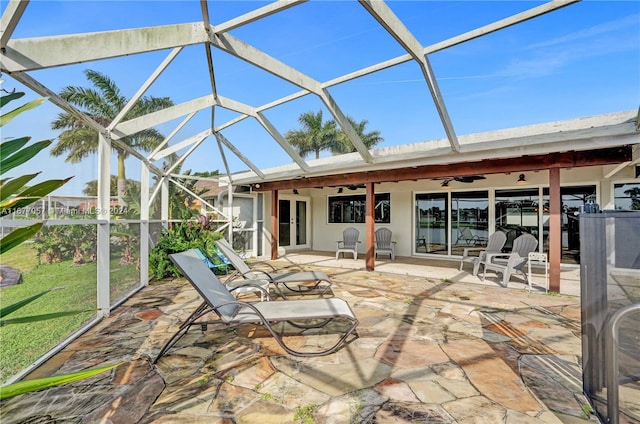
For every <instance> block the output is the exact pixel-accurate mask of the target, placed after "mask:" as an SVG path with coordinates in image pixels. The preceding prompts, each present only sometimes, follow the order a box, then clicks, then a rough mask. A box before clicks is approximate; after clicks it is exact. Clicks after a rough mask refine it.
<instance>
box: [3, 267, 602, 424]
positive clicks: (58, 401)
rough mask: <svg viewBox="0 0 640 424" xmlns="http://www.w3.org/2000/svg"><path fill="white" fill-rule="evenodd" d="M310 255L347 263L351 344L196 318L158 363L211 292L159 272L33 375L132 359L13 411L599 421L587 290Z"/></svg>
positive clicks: (8, 411)
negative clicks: (479, 280)
mask: <svg viewBox="0 0 640 424" xmlns="http://www.w3.org/2000/svg"><path fill="white" fill-rule="evenodd" d="M280 264H281V265H284V264H285V262H284V261H283V262H280ZM308 267H310V268H311V269H319V270H323V271H325V272H327V273H328V274H329V275H330V276H331V277H332V279H333V281H334V283H333V286H332V292H333V293H332V295H334V296H337V297H340V298H343V299H345V300H347V301H348V302H349V304H350V305H351V307H352V309H353V310H354V312H355V314H356V316H357V317H358V319H359V321H360V324H359V326H358V331H357V332H358V337H357V338H354V339H352V340H350V342H349V343H348V344H347V345H346V346H345V347H343V348H342V349H341V350H339V351H338V352H336V353H334V354H331V355H327V356H323V357H317V358H300V357H292V356H288V355H285V354H284V352H283V351H282V350H281V348H280V347H279V346H278V345H277V344H276V343H275V342H274V341H273V339H272V338H271V337H269V336H268V334H266V333H265V332H264V331H261V330H260V329H259V328H255V327H254V326H241V327H237V328H235V329H225V328H223V329H220V328H215V327H212V326H210V327H209V328H208V329H207V330H206V331H202V330H201V329H199V328H193V329H192V330H191V331H190V332H189V333H187V335H186V336H185V337H183V338H182V339H181V340H180V341H179V342H178V343H177V344H176V345H175V346H174V347H173V348H172V349H171V350H170V351H169V352H168V353H167V354H166V355H165V356H163V357H162V358H161V359H160V360H159V361H158V363H157V364H153V358H155V356H156V354H157V352H158V351H159V349H160V347H161V346H162V345H163V344H164V342H165V341H166V340H168V338H169V337H170V336H171V335H172V334H173V332H175V330H176V329H177V326H178V325H179V323H180V322H181V321H182V320H184V319H185V318H186V317H187V316H188V315H189V314H190V313H191V312H192V311H193V310H194V309H195V308H196V307H197V306H198V305H199V304H200V302H201V299H200V298H199V296H198V295H197V293H196V292H195V290H194V289H193V288H192V287H191V285H190V284H188V283H187V282H186V280H184V279H175V280H171V281H169V280H165V281H160V282H154V283H152V284H151V285H150V286H148V287H145V288H143V289H142V290H141V291H140V292H138V293H137V294H136V295H135V296H134V297H133V298H131V299H129V300H128V301H126V302H125V303H124V304H122V305H121V306H119V307H118V308H117V309H116V310H114V311H113V313H112V314H111V316H110V317H108V318H107V319H105V320H103V321H102V322H101V323H99V324H98V325H97V326H95V327H94V328H92V329H91V330H90V331H88V332H87V333H85V334H84V335H83V336H81V337H80V338H79V339H77V340H76V341H74V342H73V343H71V344H70V345H69V346H67V347H66V348H65V349H64V350H63V351H62V352H60V353H59V354H57V355H56V356H55V357H53V358H52V359H51V360H49V361H48V362H47V363H45V364H44V365H43V366H42V367H40V368H39V369H38V370H36V372H34V373H33V374H32V375H31V376H30V378H35V377H41V376H45V375H51V374H53V373H66V372H72V371H76V370H81V369H85V368H88V367H92V366H97V365H105V364H111V363H120V364H121V365H119V366H118V367H117V368H115V369H114V370H113V371H112V372H110V373H103V374H101V375H99V376H96V377H93V378H92V379H89V380H84V381H81V382H76V383H72V384H69V385H65V386H61V387H56V388H50V389H47V390H44V391H40V392H37V393H32V394H27V395H22V396H18V397H16V398H12V399H9V400H7V401H5V402H2V403H1V404H0V414H1V415H0V421H1V422H2V424H13V423H115V424H127V423H155V424H170V423H171V424H172V423H195V424H197V423H259V424H268V423H319V424H320V423H336V424H338V423H339V424H343V423H508V424H527V423H532V424H533V423H585V422H589V421H591V422H595V421H596V420H595V418H594V417H593V416H591V417H589V416H588V415H587V414H585V412H584V410H583V405H584V404H585V403H586V401H585V400H584V398H583V397H582V394H581V392H582V389H581V387H582V383H581V368H580V355H581V343H580V301H579V298H578V297H576V296H571V295H549V294H545V293H544V290H535V291H533V292H528V291H527V290H524V286H522V285H521V286H520V287H519V288H513V289H512V288H501V287H498V285H497V284H493V285H491V284H485V285H481V284H471V283H466V282H457V281H454V280H455V279H452V278H433V277H432V278H429V277H425V276H419V275H418V276H416V275H414V276H412V275H401V274H395V273H382V272H377V271H375V272H366V271H364V270H362V269H358V268H357V267H356V268H355V269H351V268H336V267H329V266H317V265H315V266H311V265H308ZM474 278H475V277H474ZM246 296H249V298H250V299H251V300H259V299H255V298H253V297H251V296H253V294H247V295H246ZM307 296H310V295H307ZM333 337H334V335H332V334H328V333H326V332H321V333H319V334H309V333H306V334H299V335H294V336H291V337H288V341H289V343H292V344H293V345H295V346H297V347H300V348H302V349H312V348H314V347H318V346H321V345H326V344H327V343H330V342H331V340H332V338H333Z"/></svg>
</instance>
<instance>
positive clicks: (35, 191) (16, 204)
mask: <svg viewBox="0 0 640 424" xmlns="http://www.w3.org/2000/svg"><path fill="white" fill-rule="evenodd" d="M71 178H73V177H69V178H65V179H64V180H47V181H43V182H41V183H39V184H36V185H34V186H33V187H28V188H27V189H25V190H24V191H23V192H21V193H20V195H19V196H17V197H15V198H12V199H9V201H6V202H5V203H6V205H5V204H3V210H2V215H6V214H8V213H11V211H10V210H4V208H7V209H9V208H11V209H20V208H24V207H25V206H27V205H30V204H32V203H33V202H35V201H36V200H40V199H41V198H43V197H44V196H46V195H47V194H49V193H51V192H52V191H54V190H57V189H58V188H60V187H62V186H63V185H64V184H66V182H67V181H69V180H70V179H71Z"/></svg>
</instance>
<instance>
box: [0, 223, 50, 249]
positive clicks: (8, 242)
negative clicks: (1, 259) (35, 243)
mask: <svg viewBox="0 0 640 424" xmlns="http://www.w3.org/2000/svg"><path fill="white" fill-rule="evenodd" d="M42 225H43V223H42V222H38V223H36V224H33V225H29V226H28V227H22V228H17V229H15V230H13V231H11V232H10V233H9V234H7V235H6V236H4V237H2V240H0V254H3V253H5V252H8V251H9V250H11V249H13V248H14V247H16V246H18V245H19V244H20V243H22V242H23V241H25V240H29V239H30V238H31V237H33V236H34V235H35V234H36V233H37V232H38V231H40V229H41V228H42Z"/></svg>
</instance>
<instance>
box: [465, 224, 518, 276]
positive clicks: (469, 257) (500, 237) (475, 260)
mask: <svg viewBox="0 0 640 424" xmlns="http://www.w3.org/2000/svg"><path fill="white" fill-rule="evenodd" d="M506 241H507V235H506V234H505V233H503V232H502V231H496V232H495V233H493V234H491V235H490V236H489V241H488V242H487V245H486V246H485V247H465V248H464V250H463V252H462V259H461V260H460V271H462V265H463V264H464V263H465V262H471V263H472V264H473V275H477V274H478V270H479V268H480V262H482V261H484V260H485V257H486V255H487V253H489V254H493V253H502V248H503V247H504V244H505V243H506ZM475 252H478V255H477V256H476V255H475Z"/></svg>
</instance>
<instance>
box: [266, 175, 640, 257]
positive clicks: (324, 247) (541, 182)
mask: <svg viewBox="0 0 640 424" xmlns="http://www.w3.org/2000/svg"><path fill="white" fill-rule="evenodd" d="M614 168H615V166H593V167H582V168H572V169H562V170H561V171H560V184H561V187H565V186H581V185H595V186H596V197H597V200H596V202H597V203H598V204H599V205H600V208H601V209H613V207H614V199H613V186H614V184H616V183H629V182H638V179H636V178H635V175H634V168H633V167H626V168H624V169H622V170H620V171H619V172H617V173H616V174H615V176H614V178H610V179H606V178H605V176H606V175H607V173H609V172H611V170H613V169H614ZM479 171H480V170H479ZM525 175H526V180H527V184H526V185H516V180H517V178H518V173H511V174H493V175H486V179H485V180H479V181H475V182H473V183H459V182H452V183H450V189H449V190H450V191H452V192H460V191H477V190H488V191H489V204H490V219H489V225H490V227H489V230H490V231H493V230H494V228H493V219H492V218H493V215H492V213H491V212H492V209H493V207H492V206H493V203H494V202H493V199H494V196H493V190H501V189H520V188H539V187H548V182H549V172H548V171H538V172H525ZM441 183H442V181H440V180H419V181H403V182H398V183H382V184H375V193H390V195H391V223H390V224H376V228H379V227H387V228H389V229H390V230H391V231H393V239H394V240H395V241H396V242H397V244H396V255H398V256H412V255H414V252H413V248H414V240H415V239H414V237H415V236H414V227H415V222H414V197H415V195H416V194H417V193H434V192H436V193H446V192H447V191H446V190H442V189H441ZM337 191H338V188H337V187H326V188H313V189H300V190H299V195H300V196H307V197H309V198H310V199H311V200H310V203H311V204H310V205H309V207H310V214H311V216H310V219H311V234H310V238H311V249H312V250H317V251H328V252H335V249H336V241H337V240H341V238H342V231H343V230H344V229H345V228H347V227H354V228H357V229H358V230H359V231H360V241H361V244H360V247H359V249H358V252H359V254H362V255H364V253H365V234H366V227H365V224H364V223H354V224H352V223H341V224H335V223H328V210H327V205H328V198H329V196H339V194H338V193H337ZM364 193H365V190H364V189H362V188H361V189H358V190H355V191H352V190H348V189H346V188H345V189H343V194H344V195H351V194H364ZM281 194H291V191H288V190H283V191H281ZM264 213H265V217H268V216H270V215H271V195H270V193H265V204H264ZM270 240H271V221H270V220H268V219H265V226H264V238H263V241H264V243H265V246H264V248H263V251H264V252H269V251H270V249H269V242H270ZM279 253H280V254H284V253H285V251H284V250H283V249H280V250H279ZM422 255H424V254H417V255H416V256H422ZM440 257H442V256H440Z"/></svg>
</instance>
